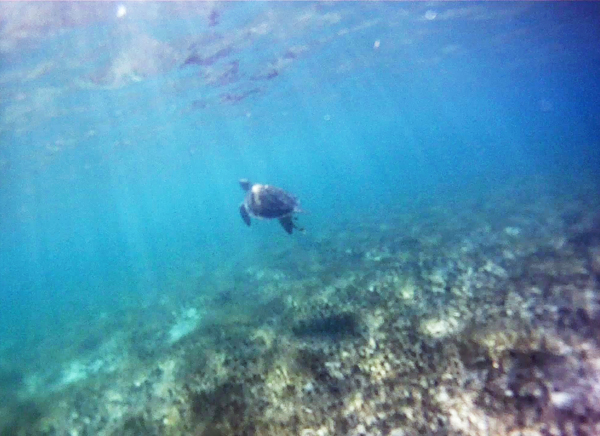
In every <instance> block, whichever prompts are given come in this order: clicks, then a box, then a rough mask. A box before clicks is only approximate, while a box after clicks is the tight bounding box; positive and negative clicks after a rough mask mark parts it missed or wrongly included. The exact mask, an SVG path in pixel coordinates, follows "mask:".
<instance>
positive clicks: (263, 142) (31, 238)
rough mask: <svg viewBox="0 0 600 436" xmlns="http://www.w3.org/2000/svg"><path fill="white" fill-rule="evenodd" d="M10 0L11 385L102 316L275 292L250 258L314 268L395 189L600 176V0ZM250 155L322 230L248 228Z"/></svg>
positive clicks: (1, 303)
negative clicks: (244, 205) (259, 290)
mask: <svg viewBox="0 0 600 436" xmlns="http://www.w3.org/2000/svg"><path fill="white" fill-rule="evenodd" d="M0 11H2V16H3V18H2V21H1V22H0V34H1V39H2V44H1V45H0V62H1V67H0V83H1V87H0V104H1V110H2V112H1V113H2V116H1V124H0V141H1V145H0V210H1V215H0V338H1V344H2V345H1V346H2V348H1V349H0V364H1V365H0V370H1V371H3V372H4V373H6V374H7V375H6V376H2V377H0V380H4V382H3V383H4V385H5V386H4V388H3V387H2V386H0V390H2V389H4V390H5V392H8V394H6V396H5V395H4V394H3V395H2V397H4V398H9V397H10V398H13V399H14V396H13V394H15V392H19V394H18V395H19V397H20V398H27V394H26V393H23V392H26V391H27V389H25V388H24V387H23V386H24V385H23V384H24V383H25V381H26V380H27V377H31V375H32V374H34V373H35V371H37V370H39V369H41V368H44V367H48V366H51V365H53V364H54V362H55V361H54V360H51V361H47V360H45V357H44V356H57V355H60V353H59V349H60V348H63V347H67V346H66V345H64V344H63V343H62V342H61V340H62V339H64V338H65V337H67V338H73V337H75V338H78V339H75V340H74V339H69V340H68V341H67V342H69V341H71V342H72V341H75V342H77V341H79V339H81V341H85V340H86V338H87V333H86V332H85V327H84V326H85V325H88V324H89V323H91V324H94V323H95V322H97V321H98V319H100V318H102V319H108V320H111V319H113V317H114V319H115V320H119V321H115V323H116V324H119V325H120V327H119V328H121V329H123V330H124V331H128V329H129V330H130V329H131V328H133V327H131V325H138V326H139V325H140V324H143V323H144V322H148V323H158V322H159V321H156V320H154V319H153V318H152V316H151V315H148V313H150V314H152V313H156V312H153V309H152V308H153V307H156V306H160V305H163V306H162V307H166V308H165V309H164V310H165V312H177V311H181V310H188V309H189V307H194V308H195V309H196V310H199V311H202V307H198V305H197V303H191V302H193V301H196V300H194V299H196V298H199V297H201V296H206V297H207V298H208V297H211V296H215V295H220V294H221V293H222V292H223V290H224V289H226V290H227V294H226V295H227V296H228V297H227V298H233V299H234V300H236V301H240V302H241V303H242V305H247V306H252V304H253V301H254V300H253V299H254V298H255V297H252V295H248V296H247V299H245V298H246V297H244V295H245V294H244V292H250V291H248V289H247V288H248V286H246V283H245V281H244V280H245V279H244V278H243V277H244V276H243V273H244V272H245V271H247V270H248V269H250V270H253V269H260V268H265V269H268V268H271V267H273V265H277V267H278V268H281V269H283V270H285V268H288V269H289V270H288V273H289V274H290V275H291V276H293V277H295V278H298V277H300V278H303V279H307V278H311V277H312V276H315V275H317V273H315V272H312V271H311V270H310V269H303V267H302V265H303V264H302V261H301V260H302V259H306V258H307V257H310V256H316V254H315V253H318V254H319V255H320V256H321V258H322V259H325V261H324V262H325V263H326V262H327V260H326V259H327V258H328V256H327V249H326V248H322V247H324V246H325V245H326V242H327V240H328V238H333V237H334V236H332V235H336V234H340V232H344V231H345V232H349V236H348V238H349V240H350V241H351V240H352V235H353V234H357V233H358V231H357V230H356V229H357V228H360V225H361V223H365V222H371V223H372V222H374V223H379V222H381V223H389V220H391V216H392V211H393V213H402V212H403V211H413V210H415V208H417V205H422V204H424V203H425V204H436V203H437V202H441V203H443V202H445V201H446V200H447V199H449V198H462V199H478V200H479V201H484V202H485V201H486V198H488V196H489V193H490V192H497V191H500V190H503V189H505V187H506V186H507V185H505V183H507V181H509V180H529V179H535V178H536V177H538V176H543V177H546V178H547V179H548V180H552V181H553V182H554V183H556V184H557V185H560V184H561V181H562V180H565V181H566V180H568V181H569V183H572V184H574V185H578V184H579V183H581V184H584V183H596V182H597V177H598V170H597V168H598V167H599V165H600V134H599V132H600V111H599V109H598V108H599V107H600V87H599V83H600V77H599V71H600V49H599V46H598V43H597V41H598V40H600V25H599V24H598V23H600V19H599V18H600V6H599V5H597V4H595V3H585V2H582V3H579V2H578V3H564V4H559V3H516V2H498V3H496V2H494V3H376V4H372V3H361V2H357V3H310V2H307V3H305V2H302V3H275V2H273V3H271V2H269V3H254V2H252V3H234V2H231V3H229V2H227V3H214V4H212V3H210V4H209V3H150V4H146V3H123V4H122V5H120V4H117V3H110V4H96V3H43V4H33V3H10V4H2V5H0ZM42 17H44V18H42ZM243 177H245V178H249V179H250V180H252V181H254V182H259V183H269V184H273V185H276V186H280V187H282V188H284V189H286V190H288V191H289V192H291V193H293V194H295V195H296V196H297V197H298V198H299V199H300V202H301V205H302V208H303V209H305V210H306V213H304V214H301V215H300V216H299V220H300V221H299V222H300V223H301V225H302V226H303V227H304V228H305V229H306V231H305V232H304V233H295V234H293V235H292V236H289V235H287V234H286V233H285V232H283V230H282V229H281V228H280V226H279V225H278V224H277V223H276V222H266V221H261V222H257V221H254V222H253V224H252V226H251V227H250V228H248V227H246V226H245V225H244V223H243V222H242V220H241V218H240V216H239V213H238V207H239V204H240V202H241V201H242V199H243V192H242V190H241V189H240V188H239V186H238V179H240V178H243ZM512 186H513V187H514V188H511V189H515V190H517V191H518V186H520V184H516V185H512ZM515 186H516V187H515ZM512 195H517V192H513V191H511V190H510V189H509V191H508V194H507V196H508V197H511V196H512ZM493 208H494V207H493V205H492V206H491V207H490V209H493ZM399 211H400V212H399ZM401 231H402V230H401V229H399V230H398V232H401ZM380 237H381V236H373V238H380ZM383 238H384V239H385V236H383ZM324 241H325V242H324ZM324 244H325V245H324ZM350 245H352V242H349V246H350ZM281 253H285V256H284V257H283V258H282V257H281ZM295 262H297V263H295ZM340 268H342V271H343V266H342V267H340ZM347 268H351V266H350V264H348V265H347ZM290 271H293V273H292V272H290ZM236 274H238V275H239V277H238V276H236ZM240 277H241V278H240ZM316 278H317V279H318V277H316ZM274 280H276V281H281V280H285V278H284V279H274ZM232 283H233V284H232ZM282 292H284V291H282ZM236 293H238V294H236ZM231 295H233V297H231ZM165 300H168V303H165ZM164 305H166V306H164ZM141 308H144V310H147V313H146V314H145V315H144V316H140V318H141V319H139V320H138V319H137V318H136V319H135V320H133V321H132V320H131V319H128V321H127V323H125V322H124V321H122V319H123V317H124V316H125V317H126V315H124V313H125V314H127V313H132V314H135V313H137V312H136V311H137V310H141ZM271 315H272V314H269V313H264V314H263V315H262V316H264V318H265V319H268V318H269V317H270V316H271ZM132 316H133V317H134V318H135V316H136V315H132ZM202 316H204V315H202ZM259 318H260V316H259ZM144 320H146V321H144ZM169 322H170V321H169ZM128 323H129V324H128ZM107 324H110V323H109V322H107ZM167 324H168V323H167ZM103 328H104V327H103ZM106 328H107V329H108V327H106ZM140 328H141V327H140ZM165 329H167V330H168V327H165ZM99 331H100V333H98V331H97V330H95V331H94V334H93V336H94V337H95V338H96V339H94V341H96V342H98V343H102V342H103V341H104V340H105V339H107V338H108V337H110V336H111V335H112V332H111V331H110V330H106V334H104V333H102V330H99ZM77 334H80V335H81V336H77ZM61 338H62V339H61ZM94 343H95V342H94ZM71 345H73V343H71ZM45 347H50V348H51V349H52V351H51V352H48V350H47V349H46V348H45ZM94 347H96V345H93V346H92V345H90V347H89V348H92V349H94ZM87 351H89V350H88V349H87V348H86V347H83V348H82V347H79V346H77V347H76V348H75V351H73V350H71V351H70V354H69V357H68V359H67V358H66V359H65V361H68V360H69V359H72V358H73V359H75V358H77V356H78V353H82V355H84V353H85V352H87ZM24 356H26V357H24ZM32 356H33V357H32ZM54 358H55V357H52V359H54ZM48 359H50V358H48ZM25 360H26V361H27V364H24V365H23V366H22V367H21V368H19V366H20V363H19V362H23V361H25ZM21 370H22V371H23V372H20V371H21ZM50 384H51V383H50ZM15 395H16V394H15ZM35 395H43V389H42V388H38V389H37V390H36V391H35Z"/></svg>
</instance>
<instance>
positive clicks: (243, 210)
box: [240, 203, 250, 226]
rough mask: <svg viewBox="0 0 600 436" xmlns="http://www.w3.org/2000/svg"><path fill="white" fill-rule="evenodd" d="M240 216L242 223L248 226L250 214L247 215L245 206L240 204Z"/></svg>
mask: <svg viewBox="0 0 600 436" xmlns="http://www.w3.org/2000/svg"><path fill="white" fill-rule="evenodd" d="M240 215H241V216H242V219H243V220H244V222H245V223H246V225H248V226H249V225H250V214H249V213H248V210H247V209H246V205H245V204H244V203H242V204H241V205H240Z"/></svg>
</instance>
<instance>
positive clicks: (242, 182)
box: [240, 179, 252, 192]
mask: <svg viewBox="0 0 600 436" xmlns="http://www.w3.org/2000/svg"><path fill="white" fill-rule="evenodd" d="M240 186H241V187H242V189H243V190H244V191H246V192H247V191H248V190H249V189H250V187H251V186H252V183H250V180H248V179H240Z"/></svg>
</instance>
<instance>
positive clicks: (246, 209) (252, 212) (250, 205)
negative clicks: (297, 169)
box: [240, 179, 304, 234]
mask: <svg viewBox="0 0 600 436" xmlns="http://www.w3.org/2000/svg"><path fill="white" fill-rule="evenodd" d="M240 186H241V187H242V189H243V190H244V191H246V197H245V198H244V202H243V203H242V204H241V205H240V215H241V216H242V219H243V220H244V222H245V223H246V224H247V225H250V217H254V218H259V219H274V218H276V219H278V220H279V223H280V224H281V226H282V227H283V228H284V229H285V231H286V232H288V233H289V234H291V233H292V231H293V230H294V229H298V230H300V231H302V230H304V229H302V228H300V227H298V226H297V225H296V223H295V222H294V219H296V217H295V216H294V213H298V212H302V210H301V209H300V207H299V203H298V199H297V198H296V197H294V196H293V195H291V194H289V193H287V192H285V191H284V190H283V189H281V188H277V187H275V186H271V185H261V184H258V183H250V181H248V180H247V179H241V180H240Z"/></svg>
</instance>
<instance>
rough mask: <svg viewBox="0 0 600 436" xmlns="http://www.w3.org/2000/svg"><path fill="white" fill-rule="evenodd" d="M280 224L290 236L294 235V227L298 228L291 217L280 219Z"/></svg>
mask: <svg viewBox="0 0 600 436" xmlns="http://www.w3.org/2000/svg"><path fill="white" fill-rule="evenodd" d="M279 223H280V224H281V227H283V228H284V229H285V231H286V232H288V233H289V234H290V235H291V234H292V231H293V230H294V227H296V226H295V224H294V221H292V217H291V216H289V215H288V216H284V217H281V218H279Z"/></svg>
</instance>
